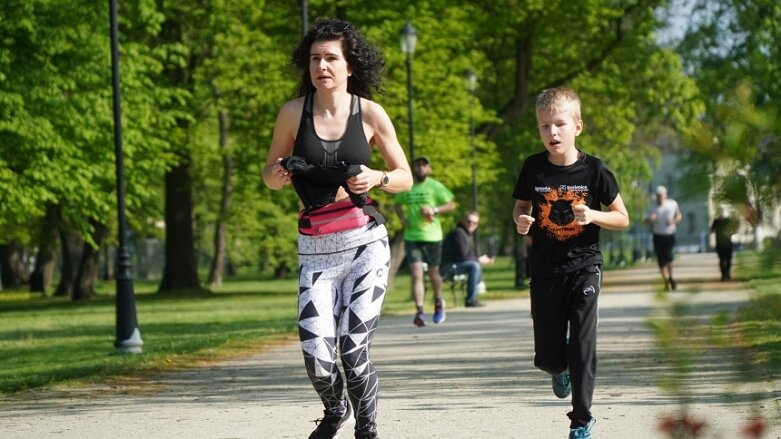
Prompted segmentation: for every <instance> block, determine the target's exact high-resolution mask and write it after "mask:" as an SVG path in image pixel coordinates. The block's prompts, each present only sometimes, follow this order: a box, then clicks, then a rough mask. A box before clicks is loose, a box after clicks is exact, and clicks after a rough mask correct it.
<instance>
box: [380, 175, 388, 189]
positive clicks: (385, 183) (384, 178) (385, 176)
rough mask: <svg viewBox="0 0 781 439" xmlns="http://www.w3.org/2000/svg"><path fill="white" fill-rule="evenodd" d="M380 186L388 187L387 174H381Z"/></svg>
mask: <svg viewBox="0 0 781 439" xmlns="http://www.w3.org/2000/svg"><path fill="white" fill-rule="evenodd" d="M380 184H381V185H382V187H388V185H389V184H390V178H388V174H387V173H385V172H383V173H382V180H380Z"/></svg>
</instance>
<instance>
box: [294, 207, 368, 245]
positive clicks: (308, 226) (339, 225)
mask: <svg viewBox="0 0 781 439" xmlns="http://www.w3.org/2000/svg"><path fill="white" fill-rule="evenodd" d="M366 201H367V205H369V203H371V200H370V199H367V200H366ZM369 221H372V217H371V216H370V215H368V214H367V213H366V212H364V209H363V208H361V207H358V206H356V205H355V204H353V202H352V201H351V200H350V199H349V198H345V199H344V200H339V201H337V202H335V203H331V204H329V205H327V206H323V207H321V208H319V209H316V210H313V211H311V212H307V211H306V210H302V211H301V212H299V214H298V232H299V233H301V234H302V235H315V236H316V235H327V234H329V233H334V232H342V231H345V230H350V229H354V228H356V227H361V226H365V225H366V224H368V223H369Z"/></svg>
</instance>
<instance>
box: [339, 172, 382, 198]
mask: <svg viewBox="0 0 781 439" xmlns="http://www.w3.org/2000/svg"><path fill="white" fill-rule="evenodd" d="M381 179H382V172H380V171H375V170H374V169H371V168H368V167H366V166H364V165H361V173H360V174H358V175H356V176H353V177H350V178H348V179H347V187H348V188H350V192H352V193H354V194H363V193H366V192H369V189H371V188H373V187H375V186H379V185H380V180H381Z"/></svg>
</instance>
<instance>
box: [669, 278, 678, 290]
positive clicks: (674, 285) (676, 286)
mask: <svg viewBox="0 0 781 439" xmlns="http://www.w3.org/2000/svg"><path fill="white" fill-rule="evenodd" d="M670 288H671V289H672V290H673V291H675V289H676V288H678V285H677V284H676V283H675V279H673V278H670Z"/></svg>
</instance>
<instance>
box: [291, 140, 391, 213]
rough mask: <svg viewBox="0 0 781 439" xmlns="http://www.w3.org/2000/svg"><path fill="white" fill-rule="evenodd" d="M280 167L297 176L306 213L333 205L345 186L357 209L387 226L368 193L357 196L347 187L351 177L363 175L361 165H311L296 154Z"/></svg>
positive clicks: (296, 186) (341, 163)
mask: <svg viewBox="0 0 781 439" xmlns="http://www.w3.org/2000/svg"><path fill="white" fill-rule="evenodd" d="M280 164H281V165H282V167H284V168H285V169H286V170H287V171H288V172H292V173H293V178H292V183H293V187H294V188H295V190H296V193H297V194H298V197H299V198H300V199H301V202H302V203H304V210H306V211H308V212H311V211H314V210H317V209H318V208H320V207H323V206H326V205H328V204H331V203H333V202H334V201H335V200H336V193H337V191H338V190H339V187H343V188H344V190H345V191H347V194H348V195H349V196H350V201H352V203H353V204H354V205H355V206H356V207H360V208H362V209H363V211H364V213H366V214H367V215H369V216H371V217H372V218H373V219H374V221H375V222H377V224H384V223H385V218H384V217H383V216H382V214H381V213H380V212H379V211H378V210H377V206H376V202H374V201H373V200H371V199H368V197H367V196H366V193H363V194H355V193H353V192H352V191H351V190H350V188H349V187H348V186H347V181H346V180H347V179H348V178H350V177H354V176H356V175H358V174H360V173H361V165H352V164H350V163H348V162H345V161H339V162H336V163H334V164H331V165H326V166H321V165H317V164H311V163H308V162H307V161H306V159H304V158H303V157H300V156H295V155H291V156H290V157H287V158H285V159H283V160H282V162H281V163H280ZM367 200H368V201H369V202H368V203H367Z"/></svg>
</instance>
